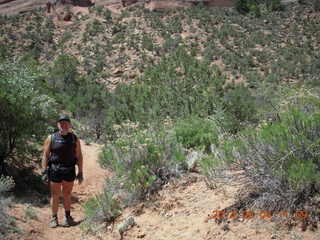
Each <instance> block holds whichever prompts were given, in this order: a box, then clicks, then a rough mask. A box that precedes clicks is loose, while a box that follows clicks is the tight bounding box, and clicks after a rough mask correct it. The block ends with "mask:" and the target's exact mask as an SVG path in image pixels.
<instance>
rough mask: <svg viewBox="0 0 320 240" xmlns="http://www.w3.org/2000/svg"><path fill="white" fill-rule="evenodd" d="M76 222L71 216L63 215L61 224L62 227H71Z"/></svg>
mask: <svg viewBox="0 0 320 240" xmlns="http://www.w3.org/2000/svg"><path fill="white" fill-rule="evenodd" d="M76 224H77V223H76V222H75V221H74V220H73V218H72V217H71V216H65V217H64V219H63V223H62V226H63V227H71V226H74V225H76Z"/></svg>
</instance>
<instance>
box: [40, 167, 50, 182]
mask: <svg viewBox="0 0 320 240" xmlns="http://www.w3.org/2000/svg"><path fill="white" fill-rule="evenodd" d="M41 174H42V176H41V179H42V182H44V183H45V184H48V183H49V172H48V169H46V170H44V171H43V172H42V173H41Z"/></svg>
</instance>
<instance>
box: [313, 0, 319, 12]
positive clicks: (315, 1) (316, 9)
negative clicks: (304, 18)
mask: <svg viewBox="0 0 320 240" xmlns="http://www.w3.org/2000/svg"><path fill="white" fill-rule="evenodd" d="M313 9H314V10H315V11H316V12H319V11H320V1H319V0H313Z"/></svg>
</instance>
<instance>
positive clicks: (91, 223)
mask: <svg viewBox="0 0 320 240" xmlns="http://www.w3.org/2000/svg"><path fill="white" fill-rule="evenodd" d="M82 207H83V208H84V214H85V216H86V219H85V221H84V222H82V223H81V225H80V228H81V229H82V230H83V231H85V232H87V233H91V234H96V233H97V232H98V231H99V227H100V224H103V229H106V226H105V225H108V224H111V223H113V222H114V220H115V219H116V218H117V217H118V216H119V215H120V214H121V206H120V203H119V202H118V201H117V200H116V199H114V198H113V194H112V193H111V192H110V191H109V189H104V191H103V193H101V194H100V195H97V196H95V197H93V198H90V199H88V200H87V201H86V202H85V203H84V204H83V206H82ZM100 230H101V229H100Z"/></svg>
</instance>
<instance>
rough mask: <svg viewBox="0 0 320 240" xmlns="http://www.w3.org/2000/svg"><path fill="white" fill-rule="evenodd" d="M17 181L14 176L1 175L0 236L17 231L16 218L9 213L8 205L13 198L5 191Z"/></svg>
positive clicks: (3, 236) (3, 237)
mask: <svg viewBox="0 0 320 240" xmlns="http://www.w3.org/2000/svg"><path fill="white" fill-rule="evenodd" d="M14 185H15V183H14V181H13V179H12V178H10V177H4V176H1V175H0V237H1V238H2V239H5V237H6V236H7V235H8V234H10V233H12V232H16V231H17V230H18V229H17V227H16V226H15V224H14V220H13V218H12V217H10V216H9V214H8V207H9V206H10V203H11V199H10V198H8V197H7V196H5V193H6V192H7V191H9V190H11V189H12V188H13V187H14Z"/></svg>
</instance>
